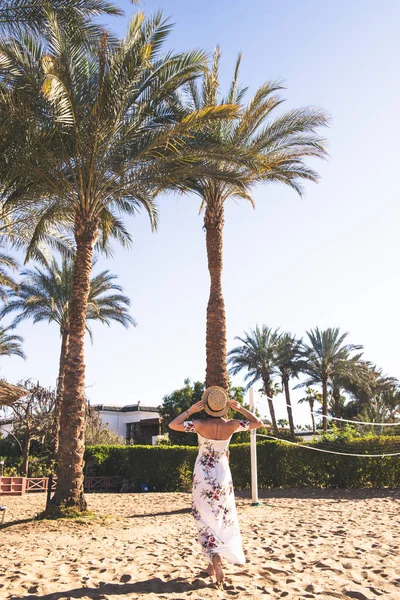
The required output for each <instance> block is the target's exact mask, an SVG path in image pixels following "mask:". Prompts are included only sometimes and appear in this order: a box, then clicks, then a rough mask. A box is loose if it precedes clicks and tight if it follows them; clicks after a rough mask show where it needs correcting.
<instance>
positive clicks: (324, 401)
mask: <svg viewBox="0 0 400 600" xmlns="http://www.w3.org/2000/svg"><path fill="white" fill-rule="evenodd" d="M327 414H328V382H327V381H326V380H323V381H322V426H323V430H324V431H327V430H328V419H327V418H326V416H325V415H327Z"/></svg>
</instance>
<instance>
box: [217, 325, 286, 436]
mask: <svg viewBox="0 0 400 600" xmlns="http://www.w3.org/2000/svg"><path fill="white" fill-rule="evenodd" d="M235 339H236V340H239V341H240V342H242V345H241V346H237V347H236V348H233V349H232V350H230V352H228V362H229V364H230V365H232V366H231V367H230V369H229V372H230V373H231V374H232V375H237V374H238V373H240V371H242V370H243V369H245V370H246V371H247V373H246V375H245V376H244V380H245V381H248V384H247V386H246V390H248V389H249V388H250V387H251V386H252V385H254V384H255V383H256V382H257V381H262V384H263V392H264V394H265V395H266V396H267V401H268V407H269V412H270V415H271V422H272V427H273V430H274V433H275V435H277V434H278V425H277V422H276V417H275V409H274V403H273V395H274V387H273V377H274V375H275V373H276V371H275V353H276V345H277V343H278V340H279V331H278V330H277V329H275V330H273V329H271V328H270V327H267V326H266V325H263V326H262V327H261V329H260V328H259V327H258V325H257V326H256V328H255V329H253V330H251V331H250V333H245V336H244V337H243V338H241V337H236V338H235Z"/></svg>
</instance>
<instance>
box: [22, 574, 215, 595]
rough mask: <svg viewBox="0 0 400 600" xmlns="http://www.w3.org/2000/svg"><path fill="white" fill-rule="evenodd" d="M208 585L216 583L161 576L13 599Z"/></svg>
mask: <svg viewBox="0 0 400 600" xmlns="http://www.w3.org/2000/svg"><path fill="white" fill-rule="evenodd" d="M208 587H214V584H213V583H211V580H210V582H206V581H205V580H204V579H200V578H197V579H194V580H190V581H189V580H188V579H185V578H184V577H176V578H175V579H170V580H169V581H163V580H162V579H160V578H159V577H153V578H152V579H146V580H144V581H137V582H134V583H105V584H103V585H101V586H99V587H96V588H93V587H80V588H75V589H72V590H63V591H61V592H52V593H50V594H44V595H42V596H40V595H37V594H27V595H24V596H13V600H61V598H63V599H65V598H91V599H93V600H100V599H101V598H102V597H104V596H108V595H110V596H118V595H119V596H123V595H125V594H176V593H179V594H184V593H186V592H193V591H196V590H201V589H204V588H208Z"/></svg>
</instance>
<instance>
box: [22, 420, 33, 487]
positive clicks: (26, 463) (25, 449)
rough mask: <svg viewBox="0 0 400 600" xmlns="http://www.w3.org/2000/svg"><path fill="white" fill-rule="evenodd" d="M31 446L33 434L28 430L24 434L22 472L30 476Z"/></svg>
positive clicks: (24, 475)
mask: <svg viewBox="0 0 400 600" xmlns="http://www.w3.org/2000/svg"><path fill="white" fill-rule="evenodd" d="M30 448H31V436H30V433H29V431H28V430H26V432H25V434H24V445H23V449H22V467H21V474H22V476H23V477H28V468H29V451H30Z"/></svg>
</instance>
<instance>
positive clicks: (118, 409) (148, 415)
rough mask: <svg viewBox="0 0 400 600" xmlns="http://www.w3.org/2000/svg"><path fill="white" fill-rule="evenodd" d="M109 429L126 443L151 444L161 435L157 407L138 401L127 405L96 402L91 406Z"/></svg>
mask: <svg viewBox="0 0 400 600" xmlns="http://www.w3.org/2000/svg"><path fill="white" fill-rule="evenodd" d="M92 408H94V409H95V410H98V411H99V413H100V417H101V420H102V421H103V423H104V424H106V425H107V426H108V427H109V428H110V429H113V430H114V431H116V432H117V433H118V434H119V435H122V436H123V437H124V438H125V439H126V441H127V443H128V444H152V443H153V442H154V440H153V438H155V437H156V436H159V435H161V423H162V418H161V417H160V413H159V407H154V406H144V405H141V404H140V402H138V403H137V404H128V405H127V406H112V405H108V404H97V405H94V406H92Z"/></svg>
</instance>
